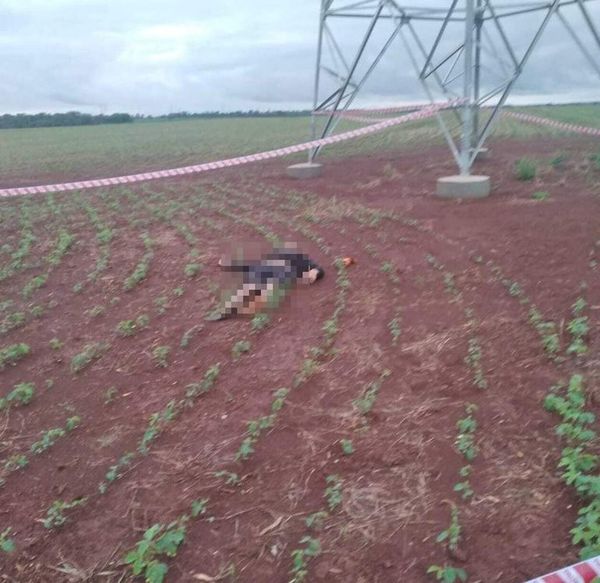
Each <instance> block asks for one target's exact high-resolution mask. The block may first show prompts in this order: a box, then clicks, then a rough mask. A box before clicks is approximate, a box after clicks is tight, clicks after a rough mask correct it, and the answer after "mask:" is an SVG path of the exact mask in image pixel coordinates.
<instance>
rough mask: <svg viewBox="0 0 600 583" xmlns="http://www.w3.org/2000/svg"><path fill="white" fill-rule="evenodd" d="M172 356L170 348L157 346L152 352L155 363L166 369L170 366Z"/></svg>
mask: <svg viewBox="0 0 600 583" xmlns="http://www.w3.org/2000/svg"><path fill="white" fill-rule="evenodd" d="M170 354H171V347H170V346H157V347H156V348H154V350H152V357H153V358H154V363H155V365H156V366H158V367H162V368H166V367H167V366H169V360H168V359H169V355H170Z"/></svg>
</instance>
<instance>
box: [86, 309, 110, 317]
mask: <svg viewBox="0 0 600 583" xmlns="http://www.w3.org/2000/svg"><path fill="white" fill-rule="evenodd" d="M104 312H106V308H105V307H104V306H94V307H93V308H90V309H89V310H86V312H85V314H86V315H87V316H88V317H90V318H97V317H98V316H101V315H102V314H104Z"/></svg>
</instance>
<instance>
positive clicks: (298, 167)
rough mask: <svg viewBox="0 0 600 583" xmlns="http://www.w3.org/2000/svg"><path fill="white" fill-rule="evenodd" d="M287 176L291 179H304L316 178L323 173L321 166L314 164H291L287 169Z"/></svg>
mask: <svg viewBox="0 0 600 583" xmlns="http://www.w3.org/2000/svg"><path fill="white" fill-rule="evenodd" d="M286 172H287V175H288V176H291V177H292V178H299V179H306V178H317V177H318V176H321V173H322V172H323V164H317V163H315V162H304V163H302V164H292V165H291V166H288V167H287V170H286Z"/></svg>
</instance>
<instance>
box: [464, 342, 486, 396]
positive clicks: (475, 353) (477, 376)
mask: <svg viewBox="0 0 600 583" xmlns="http://www.w3.org/2000/svg"><path fill="white" fill-rule="evenodd" d="M481 357H482V350H481V346H480V344H479V340H478V339H477V338H470V339H469V351H468V354H467V356H466V357H465V363H466V364H467V366H469V367H470V368H471V370H472V371H473V380H474V383H475V386H476V387H478V388H480V389H486V388H487V386H488V384H487V380H486V378H485V374H484V372H483V368H482V366H481Z"/></svg>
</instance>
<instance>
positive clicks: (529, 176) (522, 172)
mask: <svg viewBox="0 0 600 583" xmlns="http://www.w3.org/2000/svg"><path fill="white" fill-rule="evenodd" d="M515 172H516V175H517V179H518V180H533V179H534V178H535V175H536V173H537V168H536V165H535V162H534V161H533V160H529V159H528V158H521V159H520V160H517V163H516V166H515Z"/></svg>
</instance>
